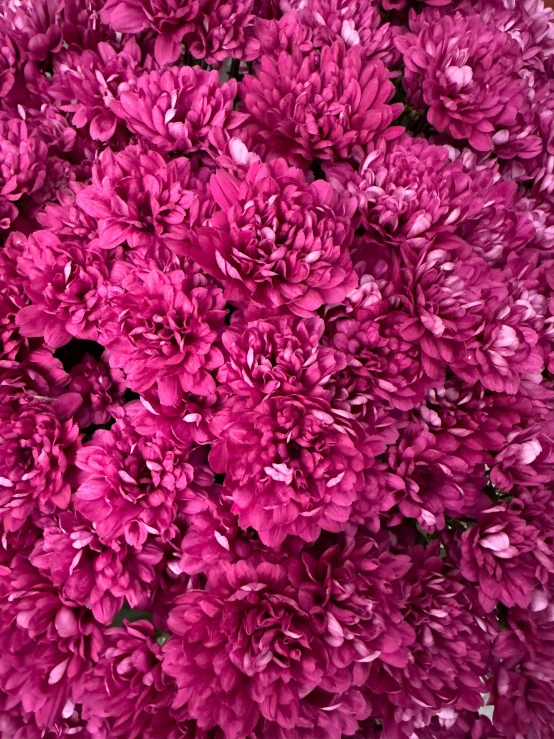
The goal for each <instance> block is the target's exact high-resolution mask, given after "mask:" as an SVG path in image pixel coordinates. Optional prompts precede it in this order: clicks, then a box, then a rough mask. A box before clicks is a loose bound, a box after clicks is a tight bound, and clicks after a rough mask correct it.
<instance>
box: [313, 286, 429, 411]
mask: <svg viewBox="0 0 554 739" xmlns="http://www.w3.org/2000/svg"><path fill="white" fill-rule="evenodd" d="M391 287H392V286H391V285H390V284H387V283H386V282H385V281H384V280H379V281H377V280H375V279H374V278H373V277H371V276H370V275H363V276H362V277H361V279H360V286H359V288H357V289H355V290H353V291H352V292H351V293H349V294H348V296H347V303H346V305H342V306H340V307H334V308H332V309H331V310H330V311H329V313H328V314H327V315H326V328H327V331H326V333H327V337H326V341H328V342H329V344H330V345H331V346H333V347H334V348H335V349H337V350H338V351H340V352H342V353H344V355H345V357H346V368H344V369H342V370H341V371H339V372H337V373H335V375H334V377H333V378H332V380H331V382H332V384H333V387H334V390H335V394H336V397H337V398H338V399H340V401H341V403H347V405H348V407H350V408H351V410H352V411H358V412H363V411H364V410H365V409H367V408H368V407H370V406H371V404H372V403H379V404H384V405H387V406H389V405H390V406H392V407H393V408H399V409H401V410H409V409H410V408H412V407H413V406H414V405H415V404H416V403H417V402H418V401H420V400H421V399H422V398H423V395H424V392H425V388H426V386H428V385H429V384H430V381H429V379H428V378H427V377H426V376H425V372H424V371H423V368H422V366H421V348H420V346H419V345H418V344H417V343H416V342H412V341H409V340H406V337H405V335H404V331H403V326H404V324H405V323H406V321H407V320H408V317H407V315H406V314H405V313H404V312H403V311H402V310H399V309H398V308H397V306H396V305H395V303H396V302H397V301H396V300H395V297H394V292H393V290H392V289H391Z"/></svg>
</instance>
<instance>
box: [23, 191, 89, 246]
mask: <svg viewBox="0 0 554 739" xmlns="http://www.w3.org/2000/svg"><path fill="white" fill-rule="evenodd" d="M86 187H87V185H85V184H83V183H82V182H68V183H67V189H62V190H59V191H58V192H57V193H56V201H54V202H50V203H46V205H45V206H44V209H43V210H41V211H40V213H37V216H36V218H37V221H38V222H39V223H40V225H41V226H42V228H43V229H44V230H45V231H50V232H51V233H53V234H54V236H57V237H58V238H59V239H60V241H75V240H78V241H82V242H86V241H92V240H93V239H95V238H96V236H97V229H96V226H97V224H96V219H95V218H92V217H91V216H88V215H87V214H86V213H85V212H84V210H83V209H82V208H79V206H78V205H77V203H76V200H77V195H78V194H79V193H80V192H81V191H82V190H84V189H85V188H86ZM95 243H96V242H95Z"/></svg>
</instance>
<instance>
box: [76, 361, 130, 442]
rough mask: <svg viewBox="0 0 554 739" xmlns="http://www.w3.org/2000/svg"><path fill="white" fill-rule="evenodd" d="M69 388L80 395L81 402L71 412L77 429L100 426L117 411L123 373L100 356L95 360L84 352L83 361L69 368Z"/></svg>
mask: <svg viewBox="0 0 554 739" xmlns="http://www.w3.org/2000/svg"><path fill="white" fill-rule="evenodd" d="M69 388H70V390H71V391H72V392H74V393H78V394H79V395H80V396H81V398H82V405H81V407H80V408H79V410H78V411H77V413H76V414H75V421H76V422H77V423H78V424H79V426H80V427H81V428H86V427H87V426H92V425H95V426H101V425H102V424H104V423H107V422H108V421H109V420H110V417H111V416H115V415H117V414H118V413H119V411H120V409H121V406H122V401H121V397H122V395H123V393H124V392H125V382H124V379H123V374H122V373H121V372H120V371H119V370H117V369H111V368H110V367H109V366H108V363H107V361H106V360H105V359H104V357H102V359H101V360H100V361H96V359H94V358H93V357H91V356H90V354H85V356H84V357H83V361H82V362H79V364H77V365H75V367H73V368H72V369H71V372H70V378H69Z"/></svg>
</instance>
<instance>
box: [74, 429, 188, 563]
mask: <svg viewBox="0 0 554 739" xmlns="http://www.w3.org/2000/svg"><path fill="white" fill-rule="evenodd" d="M76 463H77V467H78V468H79V469H80V470H81V471H82V473H83V474H82V475H81V484H80V486H79V488H78V489H77V491H76V493H75V500H74V504H75V508H76V510H77V512H78V513H80V514H82V515H83V516H84V517H85V518H86V519H87V520H88V521H90V522H91V523H92V524H93V525H94V530H95V532H96V534H97V535H98V537H99V539H100V541H101V543H102V544H104V545H111V546H112V547H113V548H114V549H115V550H116V551H117V548H118V547H119V546H123V545H124V544H125V543H126V544H128V545H129V547H134V548H135V549H136V550H137V551H141V550H142V549H143V548H144V546H145V544H147V542H148V541H150V538H149V537H151V536H152V535H153V536H156V537H159V540H160V541H162V542H166V541H169V540H170V539H171V538H172V537H173V536H174V535H175V534H176V526H175V520H176V517H177V513H178V511H179V510H180V509H183V508H184V507H185V504H186V501H188V500H191V499H193V498H194V497H195V494H196V493H195V485H194V483H193V481H194V478H195V474H196V473H195V467H194V464H196V465H198V466H200V463H201V456H200V458H198V457H196V458H195V457H194V456H193V457H192V458H191V460H190V461H189V455H188V453H187V452H186V451H183V450H182V449H180V448H179V447H177V446H176V445H175V444H174V443H172V441H171V440H170V439H168V438H166V437H163V436H162V435H161V434H157V435H156V436H150V437H144V436H143V437H141V436H139V434H138V433H137V432H136V431H135V430H134V429H133V428H132V427H131V425H130V423H129V421H128V420H127V419H125V418H122V419H120V420H118V421H117V422H116V423H115V425H114V426H112V428H111V429H110V430H109V431H106V430H104V429H100V430H98V431H96V432H95V433H94V435H93V437H92V440H91V441H90V442H88V443H87V444H85V446H83V447H82V449H81V450H80V451H79V453H78V455H77V462H76Z"/></svg>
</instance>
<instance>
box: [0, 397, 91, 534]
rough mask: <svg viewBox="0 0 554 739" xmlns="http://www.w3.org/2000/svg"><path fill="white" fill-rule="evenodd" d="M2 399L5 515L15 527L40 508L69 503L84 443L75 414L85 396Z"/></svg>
mask: <svg viewBox="0 0 554 739" xmlns="http://www.w3.org/2000/svg"><path fill="white" fill-rule="evenodd" d="M1 400H2V402H1V403H0V518H1V520H2V525H3V528H4V530H5V531H16V530H17V529H18V528H20V527H21V526H22V524H23V523H24V521H25V519H26V518H27V517H28V516H29V515H30V514H31V513H32V512H33V511H35V510H39V511H41V512H42V513H52V512H53V511H54V510H55V509H56V508H62V509H63V508H67V506H68V505H69V499H70V495H71V483H72V482H73V475H74V469H73V464H74V461H75V455H76V452H77V449H78V447H79V445H80V442H79V427H78V426H77V425H76V424H75V423H74V422H73V420H72V418H71V416H72V414H73V413H74V412H75V410H76V409H77V408H78V407H79V404H80V398H79V396H78V395H76V394H75V393H67V394H66V395H62V396H61V397H59V398H56V399H55V400H52V401H51V402H48V401H47V399H43V398H36V397H34V396H32V395H30V394H29V395H25V394H21V393H20V394H19V395H16V396H15V397H9V396H7V395H6V394H5V393H2V397H1Z"/></svg>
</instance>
